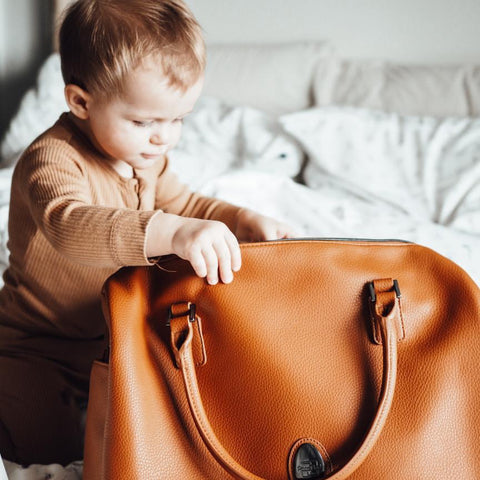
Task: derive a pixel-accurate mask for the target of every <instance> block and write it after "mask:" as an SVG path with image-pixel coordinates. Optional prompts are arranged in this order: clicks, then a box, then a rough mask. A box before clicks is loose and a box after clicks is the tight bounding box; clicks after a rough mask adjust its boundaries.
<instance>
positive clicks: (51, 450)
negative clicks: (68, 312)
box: [0, 353, 88, 465]
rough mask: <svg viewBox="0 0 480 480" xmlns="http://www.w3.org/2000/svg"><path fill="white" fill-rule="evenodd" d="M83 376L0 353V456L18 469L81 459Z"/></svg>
mask: <svg viewBox="0 0 480 480" xmlns="http://www.w3.org/2000/svg"><path fill="white" fill-rule="evenodd" d="M87 398H88V375H81V374H78V373H75V372H72V370H69V369H66V368H65V367H63V366H61V365H59V364H58V363H56V362H54V361H51V360H48V359H46V358H42V357H37V356H30V355H22V356H4V355H2V354H1V353H0V453H1V455H2V457H3V458H5V459H6V460H10V461H13V462H17V463H20V464H23V465H30V464H32V463H40V464H49V463H60V464H62V465H66V464H68V463H70V462H72V461H74V460H80V459H82V458H83V436H84V423H85V422H84V420H85V413H86V404H87Z"/></svg>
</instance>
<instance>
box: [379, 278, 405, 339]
mask: <svg viewBox="0 0 480 480" xmlns="http://www.w3.org/2000/svg"><path fill="white" fill-rule="evenodd" d="M400 297H401V295H400V288H399V286H398V282H397V281H396V280H393V279H391V278H382V279H378V280H374V281H373V282H372V283H371V284H370V300H371V301H370V312H371V314H372V334H373V341H374V342H375V343H376V344H378V345H381V344H382V336H381V333H380V325H379V321H380V319H382V318H392V319H393V323H394V326H395V329H396V332H397V337H398V341H401V340H404V339H405V324H404V322H403V315H402V307H401V302H400Z"/></svg>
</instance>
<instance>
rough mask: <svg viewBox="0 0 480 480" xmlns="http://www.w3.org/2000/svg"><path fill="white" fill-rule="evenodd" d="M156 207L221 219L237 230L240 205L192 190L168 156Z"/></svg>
mask: <svg viewBox="0 0 480 480" xmlns="http://www.w3.org/2000/svg"><path fill="white" fill-rule="evenodd" d="M155 208H158V209H161V210H163V211H164V212H165V213H173V214H175V215H181V216H183V217H194V218H203V219H208V220H219V221H221V222H223V223H225V224H226V225H227V226H228V227H229V228H230V230H232V231H233V232H234V231H235V227H236V221H237V215H238V212H239V211H240V210H241V208H240V207H238V206H235V205H232V204H230V203H227V202H224V201H222V200H218V199H215V198H209V197H205V196H203V195H200V194H198V193H194V192H192V191H191V190H190V189H189V188H188V187H187V186H186V185H185V184H182V183H181V182H180V181H179V179H178V177H177V175H176V174H175V173H174V172H173V171H172V170H171V169H170V168H169V164H168V158H167V159H166V162H165V166H164V168H163V170H162V172H161V173H160V175H159V176H158V180H157V185H156V195H155Z"/></svg>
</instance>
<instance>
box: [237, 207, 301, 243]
mask: <svg viewBox="0 0 480 480" xmlns="http://www.w3.org/2000/svg"><path fill="white" fill-rule="evenodd" d="M237 218H238V219H237V226H236V229H235V235H236V237H237V238H238V239H239V240H240V241H245V242H260V241H265V240H277V239H279V238H291V237H294V236H295V232H294V230H293V229H292V228H291V227H290V226H288V225H286V224H285V223H281V222H278V221H277V220H274V219H273V218H270V217H265V216H264V215H260V214H259V213H256V212H253V211H252V210H248V209H242V210H241V211H240V212H239V214H238V217H237Z"/></svg>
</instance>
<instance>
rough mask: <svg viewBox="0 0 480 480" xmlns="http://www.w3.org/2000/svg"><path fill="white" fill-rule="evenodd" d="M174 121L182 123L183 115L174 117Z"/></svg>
mask: <svg viewBox="0 0 480 480" xmlns="http://www.w3.org/2000/svg"><path fill="white" fill-rule="evenodd" d="M174 121H175V123H183V117H182V118H176V119H175V120H174Z"/></svg>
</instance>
